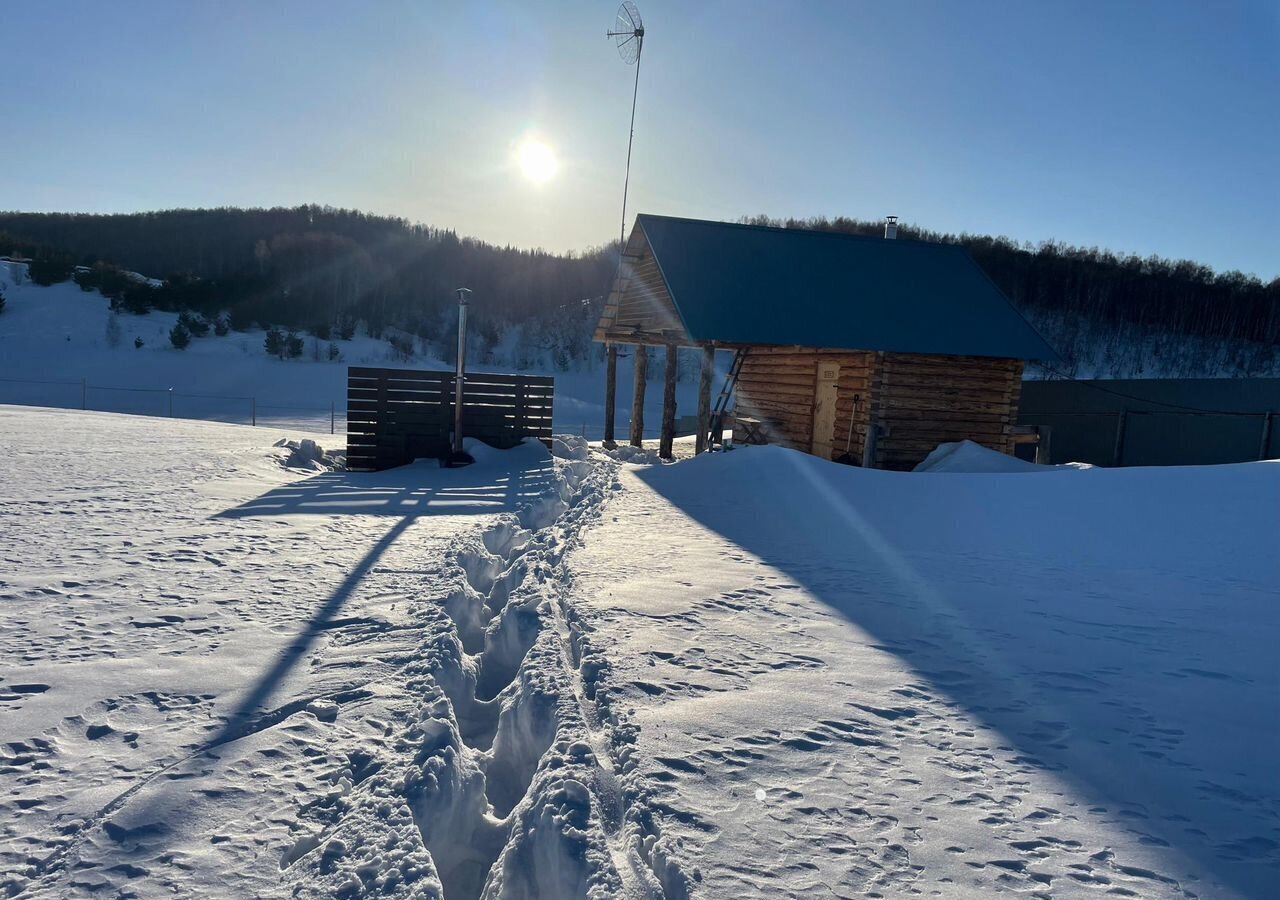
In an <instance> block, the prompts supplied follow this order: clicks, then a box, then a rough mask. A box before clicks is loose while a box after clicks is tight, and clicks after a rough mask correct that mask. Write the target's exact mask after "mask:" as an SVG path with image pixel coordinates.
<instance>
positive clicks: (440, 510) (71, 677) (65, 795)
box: [0, 407, 1280, 900]
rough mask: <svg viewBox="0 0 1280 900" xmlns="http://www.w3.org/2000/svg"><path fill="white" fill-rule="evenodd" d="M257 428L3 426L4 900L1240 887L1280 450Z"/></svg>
mask: <svg viewBox="0 0 1280 900" xmlns="http://www.w3.org/2000/svg"><path fill="white" fill-rule="evenodd" d="M282 437H289V438H298V437H308V436H307V435H298V434H293V433H286V432H281V431H278V430H272V429H264V428H259V429H252V428H247V427H238V426H229V425H217V424H209V423H199V422H181V421H175V420H165V419H148V418H142V417H128V416H119V415H109V414H102V413H92V412H88V413H82V412H75V411H61V410H41V409H31V408H18V407H0V452H2V453H3V458H4V459H5V465H4V466H3V467H0V534H2V535H3V542H2V543H0V604H3V609H4V614H5V615H4V622H5V626H6V627H5V628H4V629H3V630H2V631H0V893H3V892H6V891H7V893H8V894H10V895H18V896H23V897H81V896H84V897H88V896H97V897H102V896H108V897H115V896H136V897H156V896H228V897H242V896H243V897H286V896H291V897H302V898H320V897H335V896H336V897H360V896H386V897H399V898H437V900H439V898H445V900H477V898H487V900H497V898H507V900H532V898H549V900H555V898H586V897H589V898H593V900H595V898H612V897H621V898H650V900H657V898H669V900H683V898H687V897H692V898H722V897H723V898H733V900H737V898H756V897H875V896H881V897H906V896H916V895H932V896H942V897H966V896H969V897H979V896H982V897H985V896H989V895H993V894H996V893H1000V892H1008V893H1011V894H1012V893H1025V894H1027V895H1029V896H1041V897H1076V896H1080V897H1095V896H1096V897H1104V896H1108V897H1114V896H1138V897H1266V896H1271V895H1273V894H1274V887H1275V885H1276V884H1277V880H1278V879H1280V857H1278V850H1280V812H1278V809H1280V804H1278V803H1277V801H1278V800H1280V797H1278V794H1280V786H1278V785H1277V779H1276V778H1275V760H1276V751H1277V749H1278V748H1280V721H1278V719H1280V710H1278V709H1277V691H1278V689H1280V663H1278V662H1277V654H1275V652H1274V648H1275V646H1276V643H1277V638H1280V611H1278V610H1277V601H1278V600H1280V593H1278V590H1280V568H1278V567H1280V563H1278V562H1277V558H1276V555H1275V552H1274V550H1275V546H1276V533H1277V525H1280V464H1276V463H1253V464H1246V465H1238V466H1221V467H1206V468H1184V469H1130V470H1106V469H1089V468H1084V469H1080V468H1071V467H1062V468H1052V469H1046V468H1041V467H1027V466H1025V465H1023V464H1016V465H1015V464H1011V463H1010V461H1008V460H1000V459H994V460H993V459H992V458H991V457H990V456H988V455H985V454H984V453H983V452H982V451H980V450H978V449H977V448H973V447H971V446H964V445H962V446H960V447H955V448H950V450H949V451H948V452H946V453H942V454H939V459H945V465H944V466H941V468H942V469H943V470H941V471H933V472H917V473H891V472H877V471H864V470H860V469H853V468H847V467H841V466H837V465H834V464H831V463H825V462H821V461H819V460H816V459H814V458H811V457H807V456H803V455H800V454H797V453H794V452H791V451H785V450H780V449H776V448H745V449H740V450H736V451H733V452H731V453H722V454H715V455H712V456H702V457H698V458H696V459H691V460H686V461H683V462H678V463H675V464H670V465H636V464H632V463H628V462H622V461H620V460H619V459H615V458H613V457H611V456H608V455H605V454H603V453H599V452H593V451H590V450H589V449H588V448H587V446H586V445H585V444H584V443H583V442H581V441H580V440H575V439H572V438H566V439H560V440H557V441H556V442H555V444H554V448H553V452H552V453H551V454H548V453H547V452H546V451H545V450H544V449H543V448H542V447H541V445H537V444H533V445H525V446H523V447H521V448H518V449H516V450H513V451H507V452H498V451H492V450H489V449H488V448H484V447H482V446H473V450H474V451H475V453H476V455H477V458H478V462H477V464H476V465H474V466H471V467H468V468H465V469H459V470H442V469H438V468H435V467H434V466H430V465H426V464H423V463H419V464H416V465H414V466H410V467H405V468H403V469H399V470H395V471H390V472H384V473H378V474H359V473H345V472H319V473H317V472H314V471H309V470H308V471H302V470H296V469H286V468H284V465H283V463H284V462H285V461H286V460H287V459H288V457H289V456H290V453H289V449H288V448H287V447H277V446H274V445H275V443H276V441H277V440H278V439H279V438H282ZM310 437H314V438H315V439H316V440H318V441H319V442H320V443H322V444H323V443H324V442H325V441H326V439H327V438H328V436H327V435H314V436H310ZM619 455H620V456H624V457H627V458H631V459H641V460H645V459H649V458H650V456H648V455H647V454H628V453H623V454H619ZM938 461H939V460H938V459H935V462H938ZM1002 463H1003V464H1002ZM975 469H976V470H978V471H973V470H975ZM993 469H994V470H999V471H991V470H993ZM1003 469H1008V470H1009V471H1003Z"/></svg>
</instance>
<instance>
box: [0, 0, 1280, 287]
mask: <svg viewBox="0 0 1280 900" xmlns="http://www.w3.org/2000/svg"><path fill="white" fill-rule="evenodd" d="M638 3H639V6H640V9H641V12H642V13H643V15H644V17H645V24H646V26H647V29H648V36H647V38H646V42H645V46H644V56H643V62H642V65H643V69H642V71H641V73H640V99H639V110H638V113H637V117H636V144H635V155H634V160H633V165H632V182H631V188H632V190H631V202H630V205H629V210H630V213H634V212H637V211H643V212H654V213H662V214H668V215H682V216H695V217H705V218H721V219H736V218H738V217H739V216H742V215H750V214H756V213H768V214H770V215H775V216H789V215H795V216H809V215H818V214H821V215H828V216H834V215H841V214H844V215H850V216H856V217H861V218H879V217H880V216H882V215H885V214H889V213H892V214H897V215H899V216H901V217H902V218H903V219H904V220H905V221H911V222H917V223H920V224H922V225H926V226H928V227H931V228H934V229H939V230H946V231H958V230H969V231H974V232H982V233H993V234H1003V235H1008V236H1010V237H1013V238H1016V239H1019V240H1030V241H1039V240H1042V239H1046V238H1056V239H1058V240H1062V241H1066V242H1069V243H1075V244H1085V245H1098V246H1103V247H1109V248H1112V249H1115V250H1118V251H1133V252H1137V253H1141V254H1147V253H1159V254H1161V255H1165V256H1172V257H1188V258H1192V259H1195V260H1198V261H1201V262H1205V263H1207V264H1209V265H1211V266H1213V267H1215V268H1219V269H1231V268H1238V269H1241V270H1244V271H1246V272H1253V273H1256V274H1258V275H1260V276H1262V277H1263V278H1267V279H1269V278H1272V277H1274V276H1276V275H1277V274H1280V174H1278V169H1277V166H1278V165H1280V2H1277V0H1254V2H1247V0H1213V2H1208V3H1206V2H1202V0H1188V2H1182V0H1162V2H1128V0H1125V2H1115V0H1075V2H1070V3H1048V2H1025V0H1008V2H985V0H963V2H961V0H948V2H883V0H874V2H871V0H844V2H834V3H819V2H773V3H763V2H747V0H739V2H733V3H730V2H720V0H699V2H689V0H638ZM615 9H616V5H615V4H614V3H613V2H611V0H604V2H584V0H565V2H550V0H548V2H535V0H528V2H525V3H509V2H502V0H489V2H485V3H475V4H468V3H454V2H447V3H446V2H426V0H378V2H367V3H365V2H361V3H355V2H350V3H341V2H320V0H306V2H274V0H262V2H260V0H244V2H213V0H208V2H172V0H163V2H142V0H117V2H112V3H103V2H98V0H86V2H63V0H46V2H41V3H25V4H18V3H6V4H5V8H4V10H3V29H0V30H2V32H3V35H2V37H0V41H2V42H3V48H4V49H3V53H0V75H2V77H3V80H4V83H5V84H6V86H7V90H6V98H5V102H4V103H3V106H0V109H2V110H3V114H2V118H0V164H2V171H3V176H0V208H6V209H22V210H79V211H94V212H99V211H132V210H144V209H156V208H166V207H176V206H219V205H241V206H271V205H281V204H283V205H293V204H298V203H304V202H314V203H327V204H332V205H335V206H347V207H357V208H360V209H365V210H369V211H374V212H379V213H387V214H394V215H399V216H404V217H406V218H408V219H410V220H413V221H418V222H425V223H429V224H433V225H439V226H444V227H450V228H455V229H457V230H458V231H460V232H462V233H464V234H470V235H474V236H476V237H479V238H483V239H485V240H489V241H493V242H497V243H510V244H514V245H517V246H541V247H545V248H547V249H550V250H565V249H571V248H574V249H580V248H585V247H589V246H593V245H598V244H601V243H603V242H605V241H607V240H609V239H611V238H613V237H615V236H616V234H617V231H618V225H619V221H618V217H619V211H620V210H619V207H620V202H621V193H622V176H623V162H624V158H625V155H626V139H627V119H628V114H629V112H630V102H631V85H632V76H633V74H634V70H633V69H631V68H630V67H628V66H626V65H625V64H624V63H623V62H622V61H621V60H620V59H619V58H618V55H617V53H616V52H615V51H614V48H613V46H612V45H611V44H610V43H609V42H607V41H606V39H605V37H604V32H605V30H606V28H607V27H608V26H609V25H610V23H611V22H612V20H613V16H614V11H615ZM531 139H533V140H540V141H542V142H543V143H545V144H546V145H547V146H548V147H550V148H551V150H552V151H553V152H554V154H555V155H556V157H557V160H558V171H557V172H556V174H555V175H554V176H552V177H550V178H547V179H546V180H545V181H542V182H540V183H539V182H537V181H535V180H532V179H530V178H528V177H527V176H526V175H525V174H524V173H523V172H522V170H521V167H520V166H519V165H518V155H519V154H518V150H519V148H520V146H521V144H522V142H526V141H528V140H531ZM629 218H630V214H629Z"/></svg>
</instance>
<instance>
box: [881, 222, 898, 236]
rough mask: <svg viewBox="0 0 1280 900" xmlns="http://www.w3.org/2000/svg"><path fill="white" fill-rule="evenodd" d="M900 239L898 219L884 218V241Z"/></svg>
mask: <svg viewBox="0 0 1280 900" xmlns="http://www.w3.org/2000/svg"><path fill="white" fill-rule="evenodd" d="M897 237H898V217H897V216H885V217H884V239H885V240H886V241H892V240H895V239H896V238H897Z"/></svg>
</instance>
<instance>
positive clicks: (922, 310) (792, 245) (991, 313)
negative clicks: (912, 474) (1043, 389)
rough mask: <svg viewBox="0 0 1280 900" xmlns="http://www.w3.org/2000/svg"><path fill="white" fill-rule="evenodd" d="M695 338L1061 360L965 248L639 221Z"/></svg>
mask: <svg viewBox="0 0 1280 900" xmlns="http://www.w3.org/2000/svg"><path fill="white" fill-rule="evenodd" d="M636 224H637V226H638V227H639V228H641V229H643V231H644V234H645V236H646V238H648V241H649V246H650V247H651V248H652V250H653V255H654V259H655V260H657V263H658V267H659V269H660V270H661V271H662V276H663V278H664V279H665V281H666V284H667V288H668V290H669V291H670V293H671V298H672V300H673V301H674V303H675V306H676V310H677V311H678V312H679V314H680V317H681V319H682V321H683V323H684V326H685V329H686V330H687V331H688V333H689V337H690V338H692V339H693V340H695V341H700V342H702V341H719V342H722V343H728V344H778V345H785V346H793V345H794V346H802V347H832V348H842V349H852V350H886V351H892V352H899V353H928V354H941V355H947V356H994V357H1007V358H1012V359H1042V360H1054V359H1057V358H1058V357H1057V354H1055V353H1054V352H1053V350H1052V349H1051V348H1050V347H1049V345H1048V344H1046V343H1045V342H1044V340H1043V339H1042V338H1041V337H1040V335H1038V334H1037V333H1036V331H1035V329H1033V328H1032V327H1031V326H1030V325H1029V324H1027V322H1026V320H1025V319H1023V318H1022V316H1021V315H1020V314H1019V313H1018V311H1017V310H1015V309H1014V308H1013V306H1012V304H1010V302H1009V300H1008V298H1007V297H1005V295H1004V294H1003V293H1002V292H1001V291H1000V289H999V288H997V287H996V286H995V285H994V284H993V283H992V282H991V279H989V278H988V277H987V276H986V274H985V273H984V272H983V271H982V270H981V269H980V268H978V265H977V263H975V262H974V261H973V259H972V258H971V257H970V256H969V254H968V253H967V252H966V251H965V250H964V248H962V247H958V246H953V245H949V244H929V243H924V242H921V241H908V240H885V239H882V238H874V237H864V236H861V235H850V234H838V233H833V232H824V231H805V230H801V229H793V228H769V227H763V226H758V225H735V224H730V223H727V222H707V221H702V220H699V219H675V218H669V217H667V216H653V215H647V214H642V215H640V216H638V217H637V219H636Z"/></svg>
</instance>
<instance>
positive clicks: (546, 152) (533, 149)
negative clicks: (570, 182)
mask: <svg viewBox="0 0 1280 900" xmlns="http://www.w3.org/2000/svg"><path fill="white" fill-rule="evenodd" d="M516 161H517V162H518V163H519V164H520V171H521V173H522V174H523V175H524V177H525V178H528V179H529V180H530V181H532V182H533V183H534V184H543V183H544V182H546V181H549V180H550V179H551V178H553V177H555V174H556V172H558V171H559V170H560V162H559V161H558V160H557V159H556V153H555V151H554V150H552V149H551V148H550V147H548V146H547V145H546V144H544V143H542V141H533V140H528V141H525V142H523V143H522V144H521V145H520V147H519V149H518V150H516Z"/></svg>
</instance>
